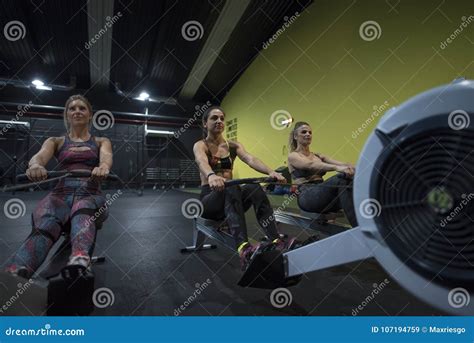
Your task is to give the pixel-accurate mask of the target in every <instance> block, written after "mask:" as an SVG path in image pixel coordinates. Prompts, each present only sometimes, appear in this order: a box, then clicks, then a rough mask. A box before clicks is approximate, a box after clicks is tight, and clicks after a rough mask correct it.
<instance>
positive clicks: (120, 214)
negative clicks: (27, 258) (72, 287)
mask: <svg viewBox="0 0 474 343" xmlns="http://www.w3.org/2000/svg"><path fill="white" fill-rule="evenodd" d="M105 193H108V194H111V195H112V194H113V193H114V191H113V190H107V191H105ZM122 193H123V194H122V195H121V196H119V197H118V199H117V200H115V201H114V202H113V204H112V205H111V207H110V215H109V219H108V220H107V221H106V222H105V224H104V226H103V229H102V230H101V231H99V234H98V239H97V245H96V249H95V255H103V256H105V257H106V258H107V261H106V262H105V263H104V264H101V265H96V266H95V267H94V271H95V275H96V288H99V287H107V288H109V289H110V290H112V292H113V294H114V298H115V299H114V303H113V305H111V306H109V307H106V308H104V309H96V310H95V311H94V312H93V313H92V315H140V316H141V315H170V316H172V315H175V314H176V310H177V309H179V308H180V306H181V305H183V306H184V307H185V309H184V310H181V311H180V315H201V316H208V315H212V316H219V315H250V316H252V315H347V316H351V315H353V314H354V313H355V312H354V311H353V310H354V309H356V308H357V307H358V306H359V305H361V306H363V305H365V306H364V307H363V310H359V311H358V315H364V316H365V315H381V316H385V315H443V313H441V312H440V311H438V310H436V309H433V308H432V307H430V306H428V305H425V304H424V303H422V302H421V301H419V300H417V299H416V298H415V297H413V296H412V295H410V294H409V293H408V292H407V291H405V290H404V289H402V288H401V287H400V286H399V285H398V284H397V283H396V282H395V281H393V280H391V279H390V277H389V276H388V274H387V273H386V272H385V271H384V270H383V269H382V268H381V267H380V266H379V265H378V264H377V262H376V261H375V260H372V259H371V260H367V261H363V262H355V263H351V264H347V265H344V266H340V267H336V268H330V269H326V270H323V271H319V272H313V273H310V274H307V275H305V276H304V277H303V280H302V281H301V282H300V283H299V284H298V285H297V286H295V287H292V288H290V291H291V296H292V302H291V304H290V305H289V306H286V307H283V308H276V307H274V306H272V304H271V302H270V293H271V291H269V290H260V289H248V288H247V289H245V288H241V287H239V286H237V281H238V279H239V276H240V269H239V260H238V258H237V256H236V255H234V254H233V253H232V252H231V251H230V250H228V249H227V248H226V247H223V246H219V247H218V248H217V249H216V250H210V251H204V252H199V253H192V254H181V253H180V251H179V250H180V249H181V248H182V247H184V246H185V245H189V244H190V243H191V238H192V220H191V219H187V218H185V217H184V216H183V215H182V213H181V205H182V203H183V202H184V201H185V200H186V199H189V198H191V197H195V198H197V197H198V196H197V194H193V193H190V192H183V191H181V190H170V191H167V192H165V191H161V190H160V191H152V190H145V192H144V195H143V196H141V197H140V196H138V195H137V194H136V193H135V192H132V191H123V192H122ZM45 194H46V192H34V193H28V192H20V193H16V194H15V195H11V194H1V195H0V203H1V204H4V203H5V202H6V201H7V200H8V199H11V198H14V197H15V198H20V199H21V200H23V201H24V202H25V204H26V213H25V215H24V216H23V217H21V218H19V219H15V220H14V219H8V218H7V217H5V215H4V214H3V213H1V214H0V227H1V231H0V246H1V249H0V261H1V263H2V268H3V267H4V264H5V262H6V260H7V258H8V257H9V256H11V255H12V254H13V253H14V252H15V250H16V249H17V248H18V247H19V246H20V244H21V242H22V241H23V240H24V238H25V237H26V236H27V235H28V234H29V232H30V230H31V228H30V215H31V212H32V211H33V209H34V206H35V205H36V203H37V201H38V200H39V199H40V198H41V197H43V196H44V195H45ZM274 199H275V197H273V202H274V201H275V200H274ZM281 199H283V197H281ZM2 207H3V206H2ZM247 222H248V228H249V235H250V236H251V237H252V238H255V239H259V238H261V237H262V236H263V234H262V232H259V230H258V228H257V224H256V220H255V216H254V214H253V211H252V210H249V211H248V213H247ZM280 228H281V231H282V232H285V233H288V234H289V235H299V237H300V238H305V237H307V234H306V233H304V232H302V231H301V230H299V229H297V228H294V227H290V226H286V225H285V226H281V227H280ZM207 279H210V281H211V283H210V284H209V285H208V286H207V287H206V288H204V289H202V291H201V292H200V293H201V294H197V293H196V292H195V290H196V289H197V288H196V287H198V288H199V286H200V285H204V282H206V280H207ZM385 279H388V280H389V281H390V282H389V283H388V284H387V285H386V286H385V288H383V290H381V291H380V292H378V294H377V295H375V297H374V298H373V299H371V300H368V301H367V299H366V298H367V297H368V296H370V294H371V293H372V291H373V290H374V287H376V286H377V285H379V284H380V283H382V282H384V280H385ZM201 288H203V286H201ZM193 294H194V295H195V296H196V298H195V299H194V300H191V301H190V303H188V298H189V297H190V296H193ZM185 302H186V303H185ZM186 305H187V306H186Z"/></svg>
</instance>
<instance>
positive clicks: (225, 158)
mask: <svg viewBox="0 0 474 343" xmlns="http://www.w3.org/2000/svg"><path fill="white" fill-rule="evenodd" d="M224 118H225V114H224V111H223V110H222V108H220V107H217V106H213V107H210V108H209V109H208V110H207V111H206V112H205V113H204V115H203V118H202V122H203V126H204V129H205V130H206V131H207V136H206V138H204V139H202V140H200V141H198V142H196V143H195V144H194V148H193V151H194V157H195V159H196V162H197V164H198V166H199V170H200V172H201V173H200V175H201V186H202V189H201V196H200V199H201V201H202V203H203V206H204V212H203V214H202V216H203V217H204V218H208V219H214V220H220V219H224V218H226V220H227V224H228V225H229V230H230V232H231V234H232V236H233V237H234V239H235V247H236V249H237V251H238V253H239V255H240V257H241V262H242V269H245V268H246V266H247V265H248V262H249V259H250V257H251V256H252V254H253V252H254V251H255V250H256V249H257V248H258V247H257V246H253V245H251V244H250V243H249V242H248V236H247V226H246V223H245V212H246V211H247V210H248V209H249V208H250V207H251V206H252V205H253V207H254V209H255V214H256V216H257V219H258V222H259V224H260V226H261V227H262V228H263V230H264V231H265V234H266V235H267V236H268V237H269V239H271V240H272V241H273V242H274V243H275V244H276V246H277V248H280V249H286V248H288V247H289V246H291V245H292V244H294V240H293V239H288V240H281V239H280V238H279V235H278V231H277V228H276V224H275V220H274V216H273V209H272V207H271V205H270V202H269V200H268V198H267V196H266V194H265V192H264V191H263V189H262V187H261V186H260V185H255V184H248V185H243V186H231V187H224V182H225V181H227V180H231V179H232V167H233V163H234V160H235V158H236V157H239V158H240V159H241V160H242V161H243V162H244V163H246V164H247V165H248V166H250V167H251V168H253V169H255V170H256V171H258V172H260V173H263V174H267V175H268V176H270V177H274V178H276V179H277V180H278V181H281V182H285V178H284V177H283V176H282V175H281V174H280V173H277V172H275V171H274V170H272V169H270V168H269V167H268V166H266V165H265V164H264V163H263V162H262V161H260V160H259V159H258V158H256V157H254V156H252V155H251V154H249V153H248V152H247V151H245V149H244V147H243V145H242V144H241V143H239V142H236V141H227V140H226V139H225V138H224V136H223V132H224Z"/></svg>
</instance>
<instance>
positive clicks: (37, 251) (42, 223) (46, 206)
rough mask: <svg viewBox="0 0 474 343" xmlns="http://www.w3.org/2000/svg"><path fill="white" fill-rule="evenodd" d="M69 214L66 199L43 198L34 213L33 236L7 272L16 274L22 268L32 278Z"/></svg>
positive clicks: (48, 196) (50, 196)
mask: <svg viewBox="0 0 474 343" xmlns="http://www.w3.org/2000/svg"><path fill="white" fill-rule="evenodd" d="M69 212H70V208H69V207H68V206H67V204H66V202H65V201H64V199H62V198H60V197H58V196H55V195H51V194H48V195H47V196H46V197H45V198H43V199H42V200H41V201H40V202H39V203H38V205H37V206H36V208H35V210H34V212H33V215H32V231H31V234H30V235H29V236H28V238H27V239H26V240H25V242H24V243H23V244H22V245H21V247H20V249H19V250H18V252H17V253H16V254H15V256H14V257H13V258H12V259H11V261H10V263H9V264H8V266H7V271H10V272H16V271H17V270H18V269H20V268H26V270H27V273H26V275H25V276H26V277H31V275H33V273H34V272H35V271H36V270H37V269H38V268H39V267H40V266H41V264H42V263H43V262H44V260H45V259H46V256H47V255H48V253H49V250H50V249H51V247H52V246H53V244H54V243H55V242H56V241H57V240H58V238H59V236H60V235H61V231H62V227H63V225H64V224H65V223H66V222H67V220H68V217H69Z"/></svg>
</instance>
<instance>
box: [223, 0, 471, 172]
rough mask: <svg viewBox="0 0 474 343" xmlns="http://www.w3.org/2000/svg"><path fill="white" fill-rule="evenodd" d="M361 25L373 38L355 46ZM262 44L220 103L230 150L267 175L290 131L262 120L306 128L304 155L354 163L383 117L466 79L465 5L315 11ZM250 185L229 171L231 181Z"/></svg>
mask: <svg viewBox="0 0 474 343" xmlns="http://www.w3.org/2000/svg"><path fill="white" fill-rule="evenodd" d="M368 21H374V22H376V23H377V25H378V27H379V28H380V29H379V28H378V27H376V26H372V27H373V28H374V31H372V32H373V34H375V36H371V35H370V33H368V34H367V35H366V36H364V37H365V38H366V39H363V37H362V36H363V34H361V33H360V32H359V30H360V27H361V25H362V24H363V23H366V22H368ZM369 24H370V23H369ZM283 26H284V25H282V26H281V27H282V28H283ZM461 28H462V30H461ZM456 30H457V31H456ZM452 35H454V39H453V40H452V41H451V42H447V41H446V40H447V39H448V38H449V37H450V36H452ZM377 37H378V38H377ZM452 37H453V36H452ZM372 38H373V39H372ZM263 43H264V42H262V46H263ZM266 43H267V45H268V47H267V48H264V49H261V48H262V46H260V47H256V48H258V49H261V51H260V53H259V55H258V56H257V58H256V59H255V60H254V61H253V62H252V64H251V65H250V66H249V68H248V69H247V70H246V71H245V72H244V74H243V75H242V76H241V78H240V79H239V80H238V81H237V82H236V84H235V85H234V87H233V88H232V89H231V90H230V92H229V93H228V94H227V96H226V97H225V98H224V100H223V102H222V106H223V108H224V109H225V111H226V115H227V118H226V119H227V120H229V119H232V118H235V117H238V118H239V124H238V125H239V126H238V137H239V141H241V142H242V143H243V144H244V145H245V147H246V148H247V150H248V151H249V152H251V153H252V154H254V155H256V156H258V157H259V158H260V159H262V160H263V161H264V162H265V163H267V164H268V165H270V166H272V167H274V168H276V167H277V166H281V165H284V164H286V158H287V152H288V150H287V141H288V134H289V132H290V128H284V129H282V130H276V129H274V128H273V127H272V125H271V122H270V119H271V115H272V114H273V113H275V112H276V111H287V112H289V113H290V114H291V115H292V117H293V118H294V120H295V121H300V120H303V121H308V122H309V123H310V124H311V125H312V127H313V136H314V137H313V145H312V150H313V151H318V152H324V153H325V154H327V155H329V156H332V157H334V158H336V159H340V160H342V161H351V162H356V161H357V159H358V156H359V152H360V150H361V149H362V146H363V145H364V143H365V140H366V138H367V137H368V135H369V134H370V133H371V131H372V129H373V128H374V127H375V126H376V124H377V122H378V121H379V119H380V117H381V116H382V114H383V113H384V112H385V111H386V110H387V109H389V108H390V107H392V106H397V105H398V104H400V103H402V102H403V101H405V100H406V99H407V98H409V97H412V96H414V95H416V94H417V93H419V92H422V91H424V90H426V89H429V88H431V87H434V86H437V85H441V84H445V83H449V82H450V81H452V80H453V79H455V78H457V77H460V76H464V77H466V78H474V1H469V0H456V1H449V2H448V1H443V0H422V1H411V0H400V1H377V0H365V1H351V0H338V1H330V0H321V1H315V2H314V3H313V4H312V5H311V6H309V7H308V8H307V9H306V10H305V11H304V12H303V13H300V14H299V16H296V20H292V21H291V23H288V24H287V26H285V28H284V30H283V32H282V33H281V34H280V35H278V37H277V39H276V40H275V41H274V42H272V43H268V42H266ZM358 129H360V130H359V131H357V130H358ZM253 175H255V172H254V171H252V170H251V169H250V168H248V167H247V166H245V165H244V164H243V163H241V162H238V163H237V164H236V169H235V177H249V176H253Z"/></svg>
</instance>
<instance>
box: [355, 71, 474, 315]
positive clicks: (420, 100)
mask: <svg viewBox="0 0 474 343" xmlns="http://www.w3.org/2000/svg"><path fill="white" fill-rule="evenodd" d="M354 201H355V208H356V213H357V219H358V222H359V227H360V228H361V230H362V231H363V232H364V234H365V237H366V238H367V244H368V245H369V248H370V249H371V250H372V253H373V255H374V256H375V258H376V259H377V261H378V262H379V263H380V264H381V265H382V266H383V267H384V268H385V269H386V270H387V272H388V273H389V274H390V275H391V277H392V278H394V279H395V280H396V281H397V282H398V283H399V284H401V285H402V286H403V287H405V288H407V289H409V290H410V292H412V293H413V294H415V295H416V296H417V297H419V298H421V299H422V300H423V301H425V302H427V303H429V304H431V305H433V306H434V307H437V308H440V309H442V310H444V311H447V312H450V313H454V314H465V315H468V314H469V315H473V314H474V298H473V295H474V293H473V290H474V81H472V80H464V79H458V80H455V81H453V82H452V83H450V84H448V85H445V86H441V87H437V88H434V89H432V90H429V91H427V92H424V93H422V94H419V95H417V96H415V97H414V98H412V99H410V100H408V101H406V102H405V103H403V104H402V105H400V106H398V107H396V108H392V109H391V110H389V111H388V112H387V113H385V114H384V116H383V117H382V118H381V120H380V122H379V123H378V125H377V127H376V129H375V130H374V132H373V133H372V134H371V135H370V137H369V138H368V140H367V142H366V144H365V146H364V149H363V151H362V154H361V155H360V159H359V161H358V164H357V173H356V177H355V180H354ZM471 298H472V299H471Z"/></svg>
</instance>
